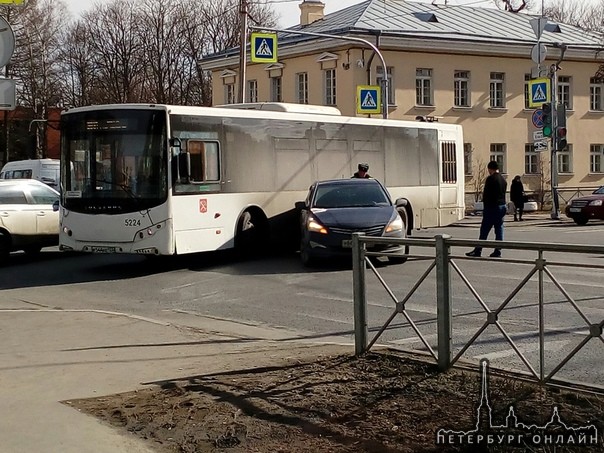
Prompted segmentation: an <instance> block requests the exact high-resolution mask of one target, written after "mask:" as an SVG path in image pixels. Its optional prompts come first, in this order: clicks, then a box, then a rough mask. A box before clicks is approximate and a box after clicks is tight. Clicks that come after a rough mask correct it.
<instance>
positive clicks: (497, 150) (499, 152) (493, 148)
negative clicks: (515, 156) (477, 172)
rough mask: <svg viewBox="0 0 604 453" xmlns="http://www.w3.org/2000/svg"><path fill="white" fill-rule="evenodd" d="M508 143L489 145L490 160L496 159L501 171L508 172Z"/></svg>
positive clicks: (502, 172)
mask: <svg viewBox="0 0 604 453" xmlns="http://www.w3.org/2000/svg"><path fill="white" fill-rule="evenodd" d="M506 154H507V145H506V144H505V143H491V144H490V146H489V161H491V160H494V161H495V162H497V163H498V164H499V172H500V173H501V174H507V168H506V164H507V162H506V161H507V159H506Z"/></svg>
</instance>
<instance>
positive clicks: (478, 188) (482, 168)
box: [467, 156, 488, 202]
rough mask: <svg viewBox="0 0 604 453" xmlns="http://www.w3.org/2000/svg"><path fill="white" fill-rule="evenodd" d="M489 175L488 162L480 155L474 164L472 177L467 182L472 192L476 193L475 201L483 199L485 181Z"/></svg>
mask: <svg viewBox="0 0 604 453" xmlns="http://www.w3.org/2000/svg"><path fill="white" fill-rule="evenodd" d="M487 176H488V170H487V164H486V162H485V161H484V158H482V157H480V156H479V157H478V158H476V160H475V161H474V163H473V165H472V179H471V180H470V181H469V182H468V184H467V187H468V189H470V192H471V193H473V194H474V202H477V201H481V200H482V192H483V190H484V182H485V180H486V179H487Z"/></svg>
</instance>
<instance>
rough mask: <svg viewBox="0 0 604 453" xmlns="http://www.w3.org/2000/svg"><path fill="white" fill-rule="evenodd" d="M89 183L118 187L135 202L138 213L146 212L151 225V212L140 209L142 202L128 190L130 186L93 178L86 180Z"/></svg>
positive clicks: (147, 209)
mask: <svg viewBox="0 0 604 453" xmlns="http://www.w3.org/2000/svg"><path fill="white" fill-rule="evenodd" d="M88 179H89V180H90V181H91V182H94V183H95V184H96V183H99V182H100V183H103V184H109V185H110V186H116V187H119V188H120V189H122V190H123V191H124V192H125V193H126V195H128V196H129V197H130V198H131V199H133V200H135V202H136V204H137V206H138V208H139V211H141V212H143V211H144V212H146V214H147V215H148V216H149V220H150V221H151V223H153V220H152V219H151V211H150V209H149V208H141V205H142V201H141V200H140V198H139V197H137V196H136V194H135V193H134V192H132V189H130V186H127V185H126V184H118V183H117V182H115V181H109V180H106V179H93V178H88Z"/></svg>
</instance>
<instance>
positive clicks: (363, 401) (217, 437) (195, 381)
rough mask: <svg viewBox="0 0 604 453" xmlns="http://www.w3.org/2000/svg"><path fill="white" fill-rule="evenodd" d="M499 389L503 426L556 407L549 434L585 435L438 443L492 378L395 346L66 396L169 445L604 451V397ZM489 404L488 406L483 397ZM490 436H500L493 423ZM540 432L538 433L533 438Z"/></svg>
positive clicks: (167, 448) (496, 397)
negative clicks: (559, 442) (590, 433)
mask: <svg viewBox="0 0 604 453" xmlns="http://www.w3.org/2000/svg"><path fill="white" fill-rule="evenodd" d="M488 396H489V400H488V401H489V403H490V406H491V408H492V422H493V424H503V423H504V422H505V421H506V417H508V415H510V413H509V408H510V406H513V408H514V413H515V415H516V416H517V418H518V420H522V422H523V423H525V424H536V425H539V426H543V425H545V424H546V423H547V422H548V420H550V419H551V418H552V413H553V411H554V408H555V407H557V411H558V414H559V417H560V418H559V420H558V419H555V423H553V424H551V425H550V426H549V427H548V429H549V430H552V431H550V432H549V433H550V434H551V435H553V436H554V437H553V438H552V439H556V438H557V437H556V436H558V435H562V436H566V437H565V439H567V440H568V439H569V434H568V433H569V432H570V433H574V434H571V436H572V437H573V440H574V441H575V445H574V446H573V445H572V444H571V446H564V447H561V446H556V449H555V450H554V447H553V445H552V444H549V445H545V444H544V442H545V437H544V436H543V434H544V433H542V432H540V434H539V435H542V437H541V439H542V442H541V444H540V445H531V446H530V447H526V446H525V447H520V448H518V447H511V446H509V445H503V444H501V445H497V442H496V441H495V442H493V443H492V444H489V445H487V444H486V436H485V438H484V441H483V443H482V444H480V445H477V444H476V443H475V442H476V439H477V438H476V437H474V438H473V440H474V443H473V444H471V445H469V444H467V443H466V444H465V445H445V444H443V443H442V442H441V443H440V444H439V445H437V432H438V431H439V430H440V429H443V428H444V429H453V430H457V431H470V430H472V429H474V428H475V426H476V421H477V409H478V407H479V403H480V398H481V374H480V373H479V372H478V371H471V370H457V369H456V370H452V371H450V372H447V373H439V372H438V371H437V369H436V367H435V366H434V365H432V364H429V363H425V362H422V361H418V360H415V359H412V358H410V357H408V356H405V355H400V354H397V353H392V352H386V351H384V352H379V353H371V354H368V355H367V356H364V357H360V358H354V357H351V356H333V357H327V358H325V359H321V360H319V361H316V362H312V363H300V362H298V361H292V362H290V363H287V364H286V365H284V366H280V367H270V368H259V369H253V370H243V371H237V372H228V373H223V374H216V375H205V376H195V377H190V378H187V379H186V380H173V381H166V382H163V383H161V385H158V386H154V387H152V388H147V389H143V390H138V391H133V392H129V393H124V394H118V395H112V396H106V397H102V398H94V399H87V400H74V401H67V402H66V404H69V405H71V406H73V407H75V408H77V409H79V410H81V411H83V412H86V413H89V414H92V415H94V416H96V417H98V418H100V419H102V420H104V421H105V422H107V423H109V424H111V425H113V426H115V427H118V428H119V429H122V430H124V431H125V432H129V433H132V434H135V435H137V436H139V437H141V438H144V439H147V440H148V441H149V442H152V445H153V446H154V448H155V449H156V450H157V451H158V452H202V453H203V452H219V451H220V452H223V451H228V452H233V453H239V452H266V453H269V452H271V453H273V452H288V453H290V452H300V453H303V452H325V453H329V452H338V453H339V452H346V453H348V452H350V453H352V452H355V453H358V452H376V453H377V452H380V453H382V452H383V453H389V452H409V453H411V452H414V453H418V452H425V453H427V452H443V451H451V452H453V451H455V452H480V451H485V452H486V451H493V452H503V451H530V452H537V451H544V452H548V451H556V452H573V451H577V452H579V451H580V452H601V451H603V450H604V448H603V446H604V443H603V442H602V428H604V399H603V398H602V397H601V396H594V395H586V394H582V393H577V392H572V391H566V390H560V389H552V388H547V389H544V388H541V387H539V386H537V385H534V384H529V383H526V382H522V381H519V380H516V379H511V378H509V377H508V378H506V377H502V376H494V375H493V373H490V375H489V376H488ZM482 408H483V409H482V410H483V412H484V408H485V406H484V404H483V406H482ZM561 422H563V423H565V424H566V425H567V426H572V427H585V426H587V425H589V424H593V425H594V426H595V428H596V429H597V436H598V441H597V445H587V446H585V445H581V446H580V447H579V446H576V443H577V442H578V440H579V439H578V434H577V433H576V432H573V431H560V429H561V426H563V425H562V423H561ZM556 429H557V431H556ZM503 431H505V433H506V434H510V433H512V432H513V430H510V429H507V428H506V429H505V430H503ZM503 431H502V430H500V431H499V433H500V434H501V432H503ZM481 432H482V433H484V434H485V435H486V434H489V433H490V434H492V435H493V436H496V435H497V433H496V432H495V431H490V432H487V431H484V430H483V428H481ZM519 432H520V431H519ZM519 432H517V433H516V434H518V433H519ZM561 433H562V434H561ZM545 434H547V433H545ZM534 435H535V432H534V430H533V431H532V432H531V433H530V435H529V434H528V433H525V434H524V437H522V439H524V440H526V439H528V438H532V436H534ZM517 438H518V437H517ZM491 439H497V437H491ZM441 440H442V438H441Z"/></svg>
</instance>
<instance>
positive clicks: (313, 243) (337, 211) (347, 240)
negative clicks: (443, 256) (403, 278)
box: [297, 179, 407, 266]
mask: <svg viewBox="0 0 604 453" xmlns="http://www.w3.org/2000/svg"><path fill="white" fill-rule="evenodd" d="M297 206H298V207H299V208H300V210H301V216H300V219H301V241H300V257H301V259H302V263H303V264H304V265H305V266H308V265H312V264H313V263H314V262H316V261H317V260H318V259H319V258H327V257H337V256H350V255H351V252H352V249H351V247H352V233H356V232H361V233H364V234H365V235H367V236H380V237H393V238H405V237H406V236H407V234H406V225H405V222H404V221H403V219H402V218H401V216H400V215H399V213H398V211H397V207H396V206H395V205H394V204H393V203H392V201H391V200H390V196H389V195H388V192H387V191H386V189H385V188H384V186H382V184H380V182H379V181H378V180H376V179H337V180H329V181H317V182H315V183H314V184H313V185H312V186H311V187H310V189H309V191H308V196H307V197H306V200H305V201H304V202H303V203H299V204H298V205H297ZM368 250H372V251H377V250H379V251H387V252H388V253H393V254H394V255H395V256H389V257H388V259H389V261H391V262H404V261H405V259H406V257H405V255H404V252H405V251H404V247H402V246H385V245H376V246H374V247H373V248H368Z"/></svg>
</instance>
